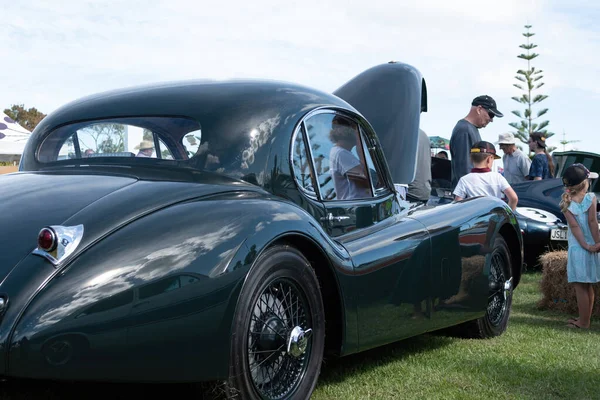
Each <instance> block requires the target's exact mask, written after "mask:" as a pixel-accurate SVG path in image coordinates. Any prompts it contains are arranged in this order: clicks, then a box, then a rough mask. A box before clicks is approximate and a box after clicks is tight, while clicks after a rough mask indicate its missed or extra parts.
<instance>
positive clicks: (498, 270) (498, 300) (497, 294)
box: [463, 236, 513, 338]
mask: <svg viewBox="0 0 600 400" xmlns="http://www.w3.org/2000/svg"><path fill="white" fill-rule="evenodd" d="M512 283H513V278H512V268H511V258H510V252H509V250H508V246H507V244H506V242H505V241H504V239H503V238H502V237H501V236H498V237H497V238H496V240H495V241H494V247H493V251H492V254H491V255H490V272H489V294H488V306H487V310H486V313H485V315H484V316H483V317H481V318H479V319H477V320H475V321H471V322H468V323H466V324H465V326H464V328H463V329H464V332H465V334H466V335H465V336H469V337H477V338H490V337H494V336H499V335H501V334H502V333H503V332H504V331H505V330H506V327H507V325H508V318H509V316H510V310H511V306H512V293H513V284H512Z"/></svg>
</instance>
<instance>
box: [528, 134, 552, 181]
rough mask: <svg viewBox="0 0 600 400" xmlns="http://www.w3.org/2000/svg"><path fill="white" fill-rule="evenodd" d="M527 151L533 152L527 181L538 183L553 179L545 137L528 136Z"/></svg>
mask: <svg viewBox="0 0 600 400" xmlns="http://www.w3.org/2000/svg"><path fill="white" fill-rule="evenodd" d="M529 150H530V151H533V152H534V153H535V155H534V156H533V159H532V160H531V167H530V168H529V174H528V179H530V180H533V181H539V180H542V179H551V178H554V163H553V162H552V157H551V156H550V154H548V152H547V151H546V137H545V136H544V135H542V134H541V133H532V134H531V135H529Z"/></svg>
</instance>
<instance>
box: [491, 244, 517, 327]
mask: <svg viewBox="0 0 600 400" xmlns="http://www.w3.org/2000/svg"><path fill="white" fill-rule="evenodd" d="M505 256H506V255H505V254H502V252H500V251H498V250H497V249H496V250H495V251H494V253H492V263H491V266H490V296H489V303H488V309H487V315H488V319H489V322H490V324H492V325H493V326H500V325H501V324H502V322H503V320H504V317H505V316H506V313H507V312H508V308H509V307H510V297H511V296H512V277H510V278H509V277H508V276H507V273H506V265H507V264H508V260H506V258H505Z"/></svg>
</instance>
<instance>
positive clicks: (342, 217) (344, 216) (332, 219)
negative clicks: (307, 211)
mask: <svg viewBox="0 0 600 400" xmlns="http://www.w3.org/2000/svg"><path fill="white" fill-rule="evenodd" d="M345 219H350V217H349V216H347V215H340V216H337V217H334V216H333V214H332V213H328V214H327V216H326V217H321V221H329V222H333V221H336V222H339V221H343V220H345Z"/></svg>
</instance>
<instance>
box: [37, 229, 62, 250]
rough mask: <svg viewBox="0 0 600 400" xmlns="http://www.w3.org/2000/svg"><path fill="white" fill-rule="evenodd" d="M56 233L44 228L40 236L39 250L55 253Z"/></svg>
mask: <svg viewBox="0 0 600 400" xmlns="http://www.w3.org/2000/svg"><path fill="white" fill-rule="evenodd" d="M57 244H58V243H57V238H56V232H54V230H53V229H51V228H43V229H42V230H41V231H40V233H39V234H38V248H39V249H40V250H43V251H54V249H56V245H57Z"/></svg>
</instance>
